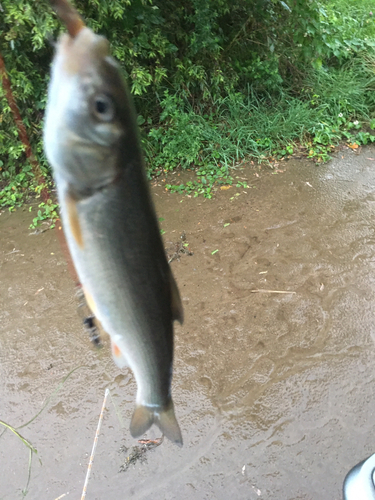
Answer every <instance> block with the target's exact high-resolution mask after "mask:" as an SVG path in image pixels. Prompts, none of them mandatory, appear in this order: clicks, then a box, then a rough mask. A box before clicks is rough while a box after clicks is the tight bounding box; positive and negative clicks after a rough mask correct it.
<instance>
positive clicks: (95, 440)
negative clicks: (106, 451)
mask: <svg viewBox="0 0 375 500" xmlns="http://www.w3.org/2000/svg"><path fill="white" fill-rule="evenodd" d="M108 394H109V389H108V388H107V389H106V390H105V394H104V401H103V405H102V411H101V412H100V417H99V422H98V427H97V428H96V433H95V439H94V444H93V446H92V451H91V456H90V462H89V466H88V468H87V474H86V479H85V484H84V485H83V490H82V496H81V500H85V498H86V491H87V485H88V482H89V479H90V472H91V468H92V464H93V462H94V455H95V450H96V445H97V444H98V438H99V432H100V427H101V425H102V421H103V416H104V409H105V404H106V402H107V397H108Z"/></svg>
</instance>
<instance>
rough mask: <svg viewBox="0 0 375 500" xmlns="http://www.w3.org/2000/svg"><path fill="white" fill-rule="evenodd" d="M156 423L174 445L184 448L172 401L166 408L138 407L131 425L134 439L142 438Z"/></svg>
mask: <svg viewBox="0 0 375 500" xmlns="http://www.w3.org/2000/svg"><path fill="white" fill-rule="evenodd" d="M154 423H155V424H156V425H157V426H158V427H159V429H160V430H161V431H162V433H163V434H164V435H165V436H166V437H167V438H168V439H170V440H171V441H172V443H175V444H177V445H178V446H182V435H181V431H180V427H179V425H178V422H177V420H176V416H175V414H174V407H173V402H172V400H171V401H170V403H169V404H168V406H167V407H165V408H154V407H151V406H137V408H136V409H135V411H134V413H133V417H132V421H131V423H130V434H131V435H132V436H133V437H134V438H136V437H139V436H142V434H144V433H145V432H146V431H147V430H148V429H149V428H150V427H151V425H152V424H154Z"/></svg>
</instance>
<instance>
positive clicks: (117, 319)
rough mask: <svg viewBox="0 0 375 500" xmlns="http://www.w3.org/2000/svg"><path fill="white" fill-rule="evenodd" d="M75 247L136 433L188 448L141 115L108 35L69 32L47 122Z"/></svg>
mask: <svg viewBox="0 0 375 500" xmlns="http://www.w3.org/2000/svg"><path fill="white" fill-rule="evenodd" d="M44 148H45V152H46V155H47V158H48V160H49V162H50V164H51V165H52V168H53V173H54V179H55V182H56V185H57V190H58V197H59V202H60V213H61V218H62V222H63V227H64V231H65V234H66V239H67V242H68V246H69V249H70V252H71V255H72V258H73V262H74V265H75V267H76V270H77V273H78V276H79V278H80V280H81V283H82V285H83V288H84V291H85V295H86V299H87V302H88V304H89V306H90V307H91V309H92V311H93V313H94V314H95V315H96V317H97V318H98V320H99V321H100V323H101V325H102V327H103V329H104V330H105V331H106V332H107V333H108V334H109V335H110V337H111V342H112V354H113V358H114V360H115V362H116V364H117V365H118V366H119V367H123V366H125V365H128V366H129V367H130V368H131V369H132V371H133V373H134V376H135V379H136V382H137V398H136V409H135V411H134V414H133V417H132V420H131V424H130V432H131V434H132V436H133V437H138V436H140V435H142V434H144V433H145V432H146V431H147V430H148V429H149V428H150V427H151V425H152V424H153V423H155V424H156V425H157V426H158V427H159V428H160V430H161V431H162V432H163V433H164V434H165V436H167V437H168V438H169V439H170V440H171V441H173V442H175V443H176V444H178V445H182V437H181V432H180V428H179V425H178V423H177V420H176V417H175V414H174V407H173V402H172V397H171V379H172V363H173V320H175V319H176V320H178V321H180V322H181V323H182V321H183V310H182V306H181V300H180V295H179V292H178V288H177V285H176V283H175V280H174V277H173V275H172V272H171V269H170V267H169V265H168V263H167V260H166V256H165V252H164V248H163V244H162V240H161V236H160V230H159V227H158V223H157V220H156V216H155V211H154V207H153V203H152V201H151V198H150V193H149V188H148V184H147V180H146V177H145V171H144V166H143V159H142V152H141V148H140V142H139V138H138V129H137V125H136V119H135V113H134V110H133V105H132V101H131V98H130V95H129V93H128V91H127V88H126V84H125V83H124V79H123V77H122V75H121V71H120V69H119V67H118V65H117V63H116V62H115V61H114V60H113V59H112V58H111V57H110V55H109V44H108V41H107V40H106V39H105V38H104V37H102V36H98V35H95V34H94V33H93V32H92V31H91V30H90V29H88V28H86V27H83V28H82V29H80V31H79V32H78V33H77V34H76V36H74V37H72V36H69V35H67V34H65V35H63V36H62V37H61V38H60V40H59V42H58V44H57V51H56V55H55V57H54V60H53V64H52V72H51V81H50V85H49V91H48V103H47V109H46V116H45V125H44Z"/></svg>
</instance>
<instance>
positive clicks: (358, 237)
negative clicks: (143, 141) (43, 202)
mask: <svg viewBox="0 0 375 500" xmlns="http://www.w3.org/2000/svg"><path fill="white" fill-rule="evenodd" d="M337 156H338V157H337V158H336V159H335V160H333V161H332V162H330V163H329V164H327V165H324V166H315V165H313V164H312V163H309V162H298V161H290V162H287V163H285V164H281V167H279V171H278V172H274V173H272V172H270V171H263V170H261V171H257V172H255V170H254V169H250V168H248V169H244V170H240V171H238V173H237V175H238V176H239V177H241V178H243V179H247V180H248V183H249V186H251V187H249V188H248V189H243V188H235V187H232V188H230V189H228V190H223V191H220V192H219V193H218V195H217V196H216V198H215V199H214V200H205V199H202V198H188V197H186V196H181V195H178V194H168V193H165V191H164V189H163V187H162V184H163V182H160V184H161V185H160V186H156V187H154V188H153V193H154V195H155V201H156V206H157V211H158V216H159V217H161V218H163V219H164V220H163V221H162V222H161V227H162V228H163V230H164V231H165V234H164V236H163V237H164V240H165V246H166V249H167V251H168V253H169V255H173V252H175V251H176V249H177V250H178V249H181V248H182V247H183V248H188V249H189V250H190V251H192V252H193V255H187V254H185V253H182V252H180V253H179V257H180V258H179V260H178V259H174V260H173V262H172V263H171V265H172V267H173V270H174V273H175V276H176V278H177V281H178V284H179V287H180V290H181V293H182V297H183V303H184V307H185V323H184V325H183V326H179V325H177V326H176V351H175V354H176V355H175V372H174V380H173V397H174V401H175V407H176V413H177V416H178V419H179V422H180V425H181V429H182V432H183V437H184V447H183V448H182V449H179V448H177V447H175V446H173V445H172V444H171V443H169V442H167V441H164V443H163V444H162V445H161V446H158V447H157V448H155V449H153V450H150V451H147V452H146V453H143V454H142V453H141V452H140V458H139V460H134V462H132V464H130V466H128V467H127V466H126V467H124V463H126V460H127V458H128V457H129V456H130V458H132V457H133V456H134V453H135V451H134V450H135V449H134V448H133V447H134V446H135V445H137V442H136V441H135V440H133V439H132V438H131V437H130V434H129V431H128V425H129V421H130V417H131V414H132V411H133V404H134V396H135V389H136V388H135V383H134V379H133V377H132V374H131V373H130V372H129V371H127V370H123V371H120V370H119V369H117V368H116V367H115V365H114V364H113V362H112V360H111V357H110V349H109V346H108V343H107V342H106V341H105V342H104V347H103V349H101V350H99V351H98V350H96V349H95V348H94V347H93V346H91V344H90V343H89V341H88V338H87V336H86V334H85V333H84V331H83V329H82V326H81V323H80V319H79V317H78V315H77V312H76V299H75V297H74V283H73V281H72V280H71V277H70V275H69V272H68V269H67V265H66V262H65V260H64V257H63V255H62V253H61V249H60V246H59V244H58V242H57V239H56V233H55V232H54V231H46V232H44V233H42V234H40V235H30V234H29V233H30V232H31V231H30V230H29V229H28V224H29V223H30V214H29V213H28V211H22V210H20V211H18V212H17V213H15V214H12V215H8V214H7V213H3V214H2V215H1V216H0V377H1V385H0V401H1V406H0V419H1V420H4V421H6V422H7V423H9V424H11V425H13V426H15V427H17V426H20V425H22V424H24V423H26V422H28V421H29V420H30V419H31V418H32V417H34V416H35V415H36V414H37V413H38V411H39V410H40V409H41V408H42V407H43V404H44V403H45V401H46V399H47V398H48V397H49V396H51V394H52V393H53V392H54V391H55V390H56V389H57V388H58V386H59V384H60V383H61V382H62V380H63V379H64V377H66V376H67V375H68V374H69V373H70V372H71V370H73V369H75V368H77V370H76V371H74V373H72V374H71V375H70V377H69V378H68V379H67V380H66V381H65V382H64V384H62V387H61V388H60V390H59V392H58V393H57V394H56V395H55V397H54V399H53V400H52V401H50V402H49V403H48V404H47V407H46V408H45V410H44V411H43V412H42V413H41V414H40V415H39V416H38V417H37V418H36V419H35V420H34V421H33V422H32V423H30V424H29V425H27V426H25V427H24V428H22V429H20V432H21V434H22V435H23V436H24V437H25V438H27V439H29V440H30V442H31V443H32V444H33V445H34V446H35V447H36V448H37V450H38V456H39V458H40V460H41V464H40V463H39V462H38V459H37V458H34V459H33V464H32V470H31V479H30V485H29V491H28V494H27V497H26V498H30V499H40V500H55V499H56V498H58V497H60V496H61V495H64V494H65V497H61V498H66V499H70V498H75V499H77V498H80V495H81V492H82V487H83V483H84V479H85V474H86V469H87V465H88V460H89V455H90V452H91V447H92V444H93V439H94V435H95V430H96V426H97V422H98V417H99V413H100V409H101V405H102V401H103V397H104V392H105V389H106V388H107V387H108V388H109V389H110V391H111V397H110V398H109V400H108V404H107V410H106V412H105V415H104V421H103V425H102V429H101V433H100V437H99V443H98V448H97V452H96V456H95V461H94V466H93V469H92V475H91V479H90V482H89V486H88V492H87V499H88V500H96V499H97V500H99V499H100V500H102V499H108V498H110V499H112V500H122V499H124V500H125V499H127V498H134V499H177V498H178V499H181V500H185V499H186V500H188V499H189V500H190V499H194V500H203V499H205V500H206V499H219V500H221V499H223V500H224V499H227V498H228V497H230V498H233V499H257V498H264V499H267V500H297V499H303V500H305V499H306V500H307V499H314V500H318V499H319V500H322V499H323V500H325V499H327V500H339V499H340V498H341V488H342V482H343V479H344V477H345V474H346V472H347V471H348V470H349V469H350V468H351V467H352V466H353V465H354V464H355V463H356V462H358V461H360V460H361V459H363V458H365V457H366V456H368V455H370V454H371V453H374V452H375V433H374V427H375V421H374V418H373V415H374V411H375V403H374V396H373V394H374V389H373V388H374V378H375V367H374V361H373V359H374V354H375V346H374V341H375V326H374V323H375V306H374V304H375V300H374V297H375V294H374V292H375V234H374V221H375V160H374V159H375V149H374V148H372V149H371V148H367V149H363V150H362V151H361V152H359V154H355V153H353V152H352V151H349V150H344V151H342V152H340V153H339V154H338V155H337ZM182 233H185V235H186V240H184V243H183V245H182V246H181V238H180V237H181V235H182ZM185 243H186V244H187V245H188V246H186V245H185ZM277 292H288V293H277ZM116 410H117V413H119V414H120V417H121V419H122V421H123V422H122V423H121V422H120V420H119V418H118V416H117V413H116ZM147 437H148V438H151V439H154V438H156V437H159V434H158V432H157V430H156V429H155V428H154V429H152V430H151V431H150V432H149V433H148V434H147ZM141 455H142V457H141ZM133 463H134V464H133ZM0 469H1V471H2V472H1V478H0V499H1V500H16V499H18V498H22V494H21V490H22V488H24V487H25V485H26V482H27V475H28V452H27V449H26V447H25V446H24V445H23V443H22V442H21V441H20V440H19V439H17V437H16V436H14V435H13V434H12V433H11V432H9V431H8V432H6V433H5V434H4V435H3V436H2V437H1V438H0ZM120 469H122V470H125V472H119V470H120Z"/></svg>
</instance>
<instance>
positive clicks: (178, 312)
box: [170, 271, 184, 325]
mask: <svg viewBox="0 0 375 500" xmlns="http://www.w3.org/2000/svg"><path fill="white" fill-rule="evenodd" d="M170 286H171V307H172V319H173V320H177V321H178V322H179V323H180V324H181V325H182V323H183V322H184V309H183V307H182V303H181V297H180V292H179V291H178V287H177V283H176V281H175V279H174V276H173V274H172V271H171V273H170Z"/></svg>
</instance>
